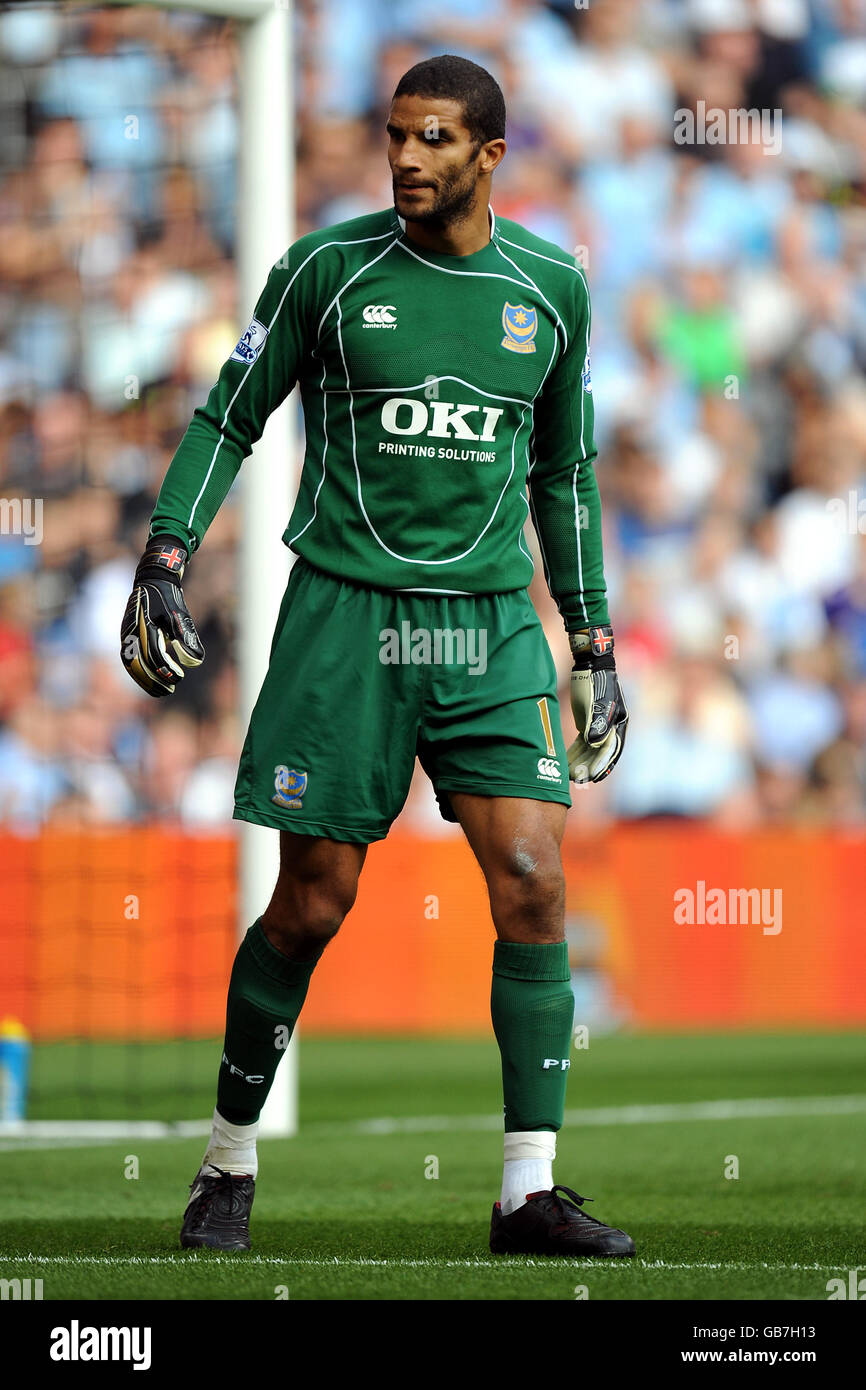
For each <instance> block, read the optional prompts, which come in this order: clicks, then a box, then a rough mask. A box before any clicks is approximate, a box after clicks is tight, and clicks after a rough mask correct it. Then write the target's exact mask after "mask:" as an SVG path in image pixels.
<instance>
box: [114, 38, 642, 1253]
mask: <svg viewBox="0 0 866 1390" xmlns="http://www.w3.org/2000/svg"><path fill="white" fill-rule="evenodd" d="M387 133H388V158H389V162H390V167H391V175H392V182H393V195H394V206H393V207H392V208H389V209H387V210H385V211H382V212H378V213H373V214H371V215H369V216H365V217H359V218H355V219H353V220H352V221H349V222H344V223H341V224H339V225H337V226H334V227H330V228H328V229H326V230H324V231H321V232H315V233H312V234H310V235H308V236H305V237H302V238H301V239H300V240H299V241H298V242H297V243H296V244H295V245H294V246H292V247H291V249H290V250H289V251H288V252H287V254H286V256H284V257H283V258H282V259H281V260H280V261H279V262H278V263H277V264H276V265H275V266H274V267H273V269H272V271H271V273H270V276H269V278H268V281H267V283H266V285H265V287H264V290H263V292H262V294H261V297H260V299H259V301H258V303H257V305H256V308H255V312H254V316H253V318H252V321H251V323H250V325H249V328H248V329H247V330H246V332H245V333H244V334H243V336H242V338H241V339H240V341H239V343H238V345H237V347H236V348H235V350H234V351H233V352H232V354H231V356H230V357H229V359H228V360H227V362H226V363H225V365H224V366H223V368H222V371H221V373H220V376H219V379H218V381H217V382H216V384H215V385H214V387H213V389H212V390H211V392H210V395H209V397H208V400H207V403H206V404H205V405H203V406H202V407H200V408H199V409H197V410H196V411H195V413H194V415H193V419H192V421H191V423H190V425H189V428H188V429H187V431H186V433H185V435H184V437H183V439H182V440H181V443H180V445H179V447H178V450H177V452H176V454H175V456H174V458H173V459H172V461H171V464H170V466H169V469H168V471H167V473H166V476H165V479H164V481H163V484H162V487H161V489H160V492H159V496H158V498H157V502H156V507H155V510H154V513H153V516H152V518H151V523H150V533H149V539H148V542H147V545H146V549H145V552H144V555H143V557H142V559H141V562H140V564H139V566H138V569H137V571H136V575H135V581H134V585H133V591H132V594H131V596H130V599H129V603H128V605H127V608H126V612H125V615H124V618H123V623H122V632H121V656H122V660H123V662H124V664H125V665H126V667H127V669H128V671H129V672H130V675H131V676H132V677H133V678H134V679H135V680H136V681H137V682H138V684H139V685H140V686H142V688H143V689H144V690H146V691H147V692H148V694H150V695H153V696H156V697H163V696H167V695H170V694H171V692H172V691H173V690H174V689H175V687H176V685H177V683H178V681H181V680H184V679H186V677H187V674H188V673H189V672H190V671H191V670H193V669H194V668H195V667H196V666H198V665H199V664H200V663H201V661H202V660H203V658H204V650H203V647H202V643H201V641H200V639H199V637H198V634H197V632H196V629H195V626H194V623H193V619H192V617H191V616H190V614H189V612H188V611H187V607H186V604H185V601H184V595H183V580H184V576H185V571H186V566H187V564H188V563H189V562H190V561H191V557H194V553H195V551H196V550H197V549H198V547H199V546H200V545H201V544H202V541H203V539H204V536H205V533H206V532H207V529H208V526H209V525H210V523H211V521H212V520H213V517H214V515H215V513H216V511H217V509H218V507H219V506H220V505H221V503H222V501H223V499H224V498H225V496H226V493H227V492H228V490H229V488H230V486H231V484H232V482H233V480H234V478H235V476H236V475H237V472H238V469H239V468H240V466H241V464H242V463H243V461H244V459H245V457H246V456H247V455H248V454H249V453H250V451H251V449H252V446H253V444H254V443H255V441H256V440H257V439H258V438H259V437H260V435H261V433H262V430H263V429H264V426H265V422H266V420H267V418H268V416H269V414H270V413H271V412H272V411H273V410H275V409H276V407H277V406H278V405H279V404H280V403H281V402H282V401H283V400H284V399H285V398H286V396H287V395H288V394H289V392H290V391H291V390H292V387H293V386H294V385H295V383H298V385H299V387H300V392H301V398H302V402H303V408H304V418H305V427H306V454H305V458H304V464H303V470H302V474H301V479H300V485H299V490H298V495H297V499H296V502H295V506H294V510H293V512H292V516H291V519H290V521H289V524H288V526H287V527H286V530H285V532H284V535H283V539H284V541H285V543H286V545H287V546H289V547H290V548H291V550H292V551H294V553H295V554H296V555H297V557H298V558H297V560H296V562H295V564H294V567H293V569H292V572H291V576H290V578H289V582H288V587H287V589H286V592H285V596H284V598H283V601H282V605H281V608H280V612H279V617H278V619H277V625H276V630H275V632H274V638H273V644H272V648H271V657H270V665H269V668H268V672H267V675H266V678H265V681H264V684H263V686H262V689H261V693H260V695H259V698H258V700H257V702H256V705H255V709H254V711H253V714H252V718H251V721H250V726H249V730H248V732H247V735H246V740H245V742H244V746H243V751H242V754H241V760H240V767H239V771H238V777H237V784H236V789H235V812H234V814H235V816H236V817H237V818H239V819H242V820H247V821H252V822H254V823H255V824H257V825H263V826H271V827H275V828H276V829H278V830H279V832H280V871H279V876H278V880H277V884H276V887H275V889H274V892H273V896H272V897H271V900H270V902H269V904H268V906H267V908H266V909H265V911H264V912H263V914H262V916H261V917H260V918H259V919H258V920H257V921H256V922H254V923H253V924H252V925H251V926H250V928H249V931H248V933H247V935H246V937H245V939H244V941H243V942H242V944H241V946H240V948H239V950H238V953H237V956H236V959H235V963H234V967H233V970H232V975H231V981H230V985H229V993H228V1005H227V1014H226V1034H225V1045H224V1050H223V1055H222V1061H221V1065H220V1069H219V1077H218V1085H217V1097H216V1109H215V1111H214V1118H213V1130H212V1134H211V1139H210V1142H209V1144H208V1147H207V1151H206V1153H205V1155H204V1158H203V1161H202V1164H201V1168H200V1170H199V1172H198V1174H197V1176H196V1178H195V1180H194V1182H193V1184H192V1188H191V1193H190V1199H189V1203H188V1205H187V1209H186V1213H185V1216H184V1220H183V1226H182V1231H181V1244H182V1245H183V1246H185V1247H196V1246H211V1247H214V1248H216V1249H222V1250H238V1249H248V1248H249V1245H250V1238H249V1218H250V1209H251V1207H252V1202H253V1194H254V1190H255V1180H256V1176H257V1171H258V1170H257V1160H256V1130H257V1123H258V1118H259V1113H260V1110H261V1107H262V1104H263V1102H264V1099H265V1096H266V1095H267V1092H268V1089H269V1087H270V1085H271V1082H272V1080H273V1077H274V1074H275V1072H276V1068H277V1063H278V1061H279V1059H280V1057H281V1055H282V1052H281V1050H280V1049H279V1047H278V1046H277V1043H276V1040H277V1038H282V1039H284V1038H285V1036H286V1031H287V1030H288V1032H289V1033H290V1032H291V1029H292V1028H293V1027H294V1025H295V1022H296V1020H297V1018H298V1016H299V1014H300V1012H301V1008H302V1006H303V1003H304V998H305V996H306V993H307V988H308V985H309V984H310V980H311V977H312V975H313V973H314V970H315V967H316V963H317V961H318V960H319V958H320V956H321V954H322V952H323V951H324V950H325V947H326V946H327V944H328V942H329V941H330V940H331V938H332V937H333V936H334V935H335V933H336V932H337V931H338V929H339V927H340V925H341V923H342V922H343V920H344V918H345V917H346V915H347V913H348V912H349V910H350V908H351V906H352V904H353V902H354V900H355V894H356V891H357V885H358V878H359V875H360V873H361V869H362V867H363V864H364V858H365V855H366V853H367V846H368V845H369V844H370V843H371V842H372V841H374V840H380V839H383V838H384V837H385V836H386V835H387V833H388V830H389V828H390V825H391V823H392V822H393V820H394V818H395V817H396V816H397V814H398V813H399V811H400V809H401V807H402V805H403V803H404V801H405V799H406V795H407V792H408V789H409V783H410V779H411V776H412V771H413V767H414V762H415V758H416V755H417V757H418V758H419V759H420V761H421V764H422V766H423V768H424V770H425V771H426V773H427V774H428V776H429V777H430V779H431V781H432V783H433V786H434V789H435V792H436V796H437V799H438V802H439V806H440V810H441V814H442V815H443V816H444V817H445V819H446V820H452V821H457V822H459V824H460V825H461V826H462V828H463V830H464V832H465V834H466V837H467V839H468V841H469V844H470V846H471V848H472V850H473V852H474V854H475V856H476V858H477V860H478V863H479V864H480V866H481V869H482V871H483V873H484V875H485V879H486V882H487V888H488V893H489V897H490V907H491V913H492V917H493V922H494V926H495V929H496V936H497V940H496V942H495V945H494V950H493V978H492V994H491V1013H492V1021H493V1028H494V1032H495V1036H496V1041H497V1043H498V1046H499V1050H500V1053H501V1058H502V1084H503V1096H504V1111H505V1122H504V1123H505V1137H504V1154H503V1179H502V1189H501V1194H500V1200H499V1201H498V1202H496V1203H494V1206H493V1213H492V1218H491V1228H490V1248H491V1250H492V1251H494V1252H496V1253H503V1254H505V1253H512V1252H514V1253H527V1254H533V1253H538V1254H551V1255H565V1256H575V1255H577V1256H584V1255H591V1256H602V1257H604V1256H622V1255H633V1254H634V1245H633V1243H632V1241H631V1238H630V1237H629V1236H628V1235H626V1234H625V1233H624V1232H623V1231H621V1230H618V1229H616V1228H615V1227H610V1226H607V1225H605V1224H604V1223H603V1222H602V1221H601V1220H599V1219H598V1218H595V1217H591V1216H590V1215H589V1214H588V1213H587V1212H586V1211H585V1209H584V1203H585V1201H586V1200H587V1199H586V1198H584V1197H582V1196H580V1195H579V1194H578V1193H577V1192H575V1191H574V1190H573V1189H572V1188H568V1187H563V1186H560V1185H557V1184H555V1183H554V1180H553V1171H552V1165H553V1160H554V1157H555V1146H556V1135H557V1131H558V1130H559V1129H560V1127H561V1125H562V1119H563V1112H564V1105H565V1088H566V1080H567V1076H568V1068H569V1064H570V1062H569V1054H570V1046H571V1035H572V1024H573V996H572V992H571V985H570V976H569V966H568V953H567V947H566V943H565V928H564V902H565V893H564V881H563V872H562V864H561V855H560V844H561V841H562V835H563V831H564V828H565V818H566V811H567V808H568V806H569V805H570V804H571V798H570V794H569V775H570V776H571V778H573V779H575V780H578V781H593V782H595V781H599V780H601V779H602V778H604V777H606V776H607V775H608V774H609V773H610V772H611V771H612V770H613V768H614V766H615V765H616V762H617V759H618V758H619V756H620V754H621V752H622V748H623V741H624V738H625V730H626V723H627V719H628V715H627V712H626V708H625V704H624V702H623V698H622V695H621V692H620V688H619V682H618V680H617V675H616V667H615V650H614V637H613V632H612V630H611V626H610V621H609V614H608V610H607V603H606V597H605V582H604V570H603V562H602V547H601V517H600V505H599V495H598V488H597V484H596V480H595V474H594V469H593V464H594V460H595V456H596V451H595V445H594V443H593V406H592V383H591V379H590V366H589V336H590V306H589V295H588V291H587V286H586V280H585V277H584V274H583V272H582V270H580V269H579V268H578V267H577V266H576V265H575V263H574V260H573V258H572V257H571V256H569V255H567V254H566V253H565V252H563V251H562V250H561V249H560V248H559V247H557V246H554V245H552V244H551V243H549V242H546V241H542V240H541V239H540V238H539V237H536V236H534V235H533V234H532V233H530V232H528V231H527V230H526V229H525V228H523V227H521V226H519V225H518V224H516V223H514V222H510V221H506V220H505V219H501V218H499V219H498V218H496V217H495V216H494V213H493V209H492V208H491V206H490V192H491V179H492V175H493V172H494V170H495V169H496V167H497V165H498V164H499V163H500V161H501V160H502V158H503V156H504V154H505V149H506V146H505V139H504V136H505V106H504V102H503V98H502V93H501V91H500V89H499V87H498V85H497V84H496V82H495V81H494V79H493V78H492V77H491V76H490V74H489V73H487V72H486V71H485V70H484V69H483V68H480V67H478V66H477V65H476V64H474V63H471V62H469V61H467V60H466V59H463V58H458V57H454V56H451V55H444V56H441V57H437V58H431V59H427V60H425V61H424V62H421V63H418V64H417V65H416V66H415V67H413V68H412V69H410V71H409V72H407V73H406V74H405V75H404V77H403V78H402V79H401V81H400V82H399V84H398V86H397V90H396V92H395V94H394V98H393V101H392V105H391V110H390V113H389V119H388V124H387ZM530 511H531V514H532V519H533V522H534V525H535V529H536V532H537V534H538V539H539V543H540V547H541V553H542V557H543V561H544V567H545V575H546V578H547V582H548V585H549V587H550V590H551V593H552V594H553V596H554V598H555V600H556V602H557V605H558V607H559V610H560V613H561V614H562V617H563V620H564V622H565V626H566V628H567V630H568V633H569V635H570V641H571V646H572V651H573V654H574V671H573V673H572V685H571V690H572V708H573V712H574V718H575V723H576V726H577V738H576V739H575V741H574V742H573V744H572V745H571V747H570V748H569V749H568V751H567V752H566V748H565V745H564V742H563V736H562V728H561V724H560V719H559V711H558V705H557V699H556V676H555V670H554V664H553V660H552V657H551V654H550V650H549V648H548V646H547V643H546V641H545V638H544V635H543V631H542V628H541V624H540V622H539V619H538V617H537V615H536V613H535V610H534V608H533V606H532V604H531V602H530V600H529V596H528V593H527V586H528V585H529V582H530V579H531V578H532V573H533V566H532V561H531V559H530V556H529V554H528V552H527V550H526V549H525V547H524V544H523V528H524V523H525V521H526V517H527V515H528V513H529V512H530ZM261 520H262V525H265V524H267V522H268V521H269V518H267V517H262V519H261ZM192 563H194V559H193V560H192Z"/></svg>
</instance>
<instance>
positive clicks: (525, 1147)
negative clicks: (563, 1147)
mask: <svg viewBox="0 0 866 1390" xmlns="http://www.w3.org/2000/svg"><path fill="white" fill-rule="evenodd" d="M555 1158H556V1131H555V1130H552V1129H526V1130H523V1129H518V1130H512V1131H511V1133H509V1134H506V1136H505V1159H506V1162H507V1161H508V1160H509V1159H530V1160H533V1159H534V1160H536V1161H538V1160H545V1159H546V1160H548V1161H549V1162H551V1163H552V1162H553V1160H554V1159H555Z"/></svg>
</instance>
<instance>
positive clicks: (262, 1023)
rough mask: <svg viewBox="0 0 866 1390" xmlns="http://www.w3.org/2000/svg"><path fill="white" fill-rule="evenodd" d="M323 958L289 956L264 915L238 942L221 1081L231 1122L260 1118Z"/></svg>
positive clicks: (223, 1108) (221, 1105)
mask: <svg viewBox="0 0 866 1390" xmlns="http://www.w3.org/2000/svg"><path fill="white" fill-rule="evenodd" d="M319 955H321V951H320V952H319ZM318 958H319V957H318V956H316V958H315V960H305V961H293V960H287V959H286V957H285V956H284V955H283V954H282V953H281V952H280V951H278V950H277V949H276V947H275V946H272V945H271V943H270V941H268V938H267V937H266V936H265V934H264V932H263V930H262V924H261V919H259V920H258V921H256V922H254V923H253V925H252V926H251V927H250V929H249V931H248V932H247V934H246V936H245V937H244V939H243V941H242V942H241V944H240V946H239V947H238V953H237V955H236V956H235V963H234V966H233V968H232V977H231V981H230V983H229V997H228V1004H227V1006H226V1037H225V1046H224V1048H223V1057H222V1065H221V1066H220V1074H219V1083H218V1086H217V1110H218V1111H219V1113H220V1114H221V1115H222V1117H223V1119H225V1120H228V1122H229V1124H233V1125H251V1124H253V1123H254V1121H255V1120H257V1119H258V1118H259V1112H260V1110H261V1108H262V1106H263V1105H264V1103H265V1097H266V1096H267V1094H268V1091H269V1090H270V1089H271V1084H272V1082H273V1079H274V1074H275V1072H276V1070H277V1064H278V1063H279V1060H280V1058H281V1057H282V1055H283V1053H284V1052H285V1050H286V1046H287V1045H288V1040H289V1038H290V1037H291V1036H292V1032H293V1031H294V1027H295V1024H296V1022H297V1020H298V1015H299V1014H300V1012H301V1009H302V1007H303V1004H304V1000H305V998H306V997H307V986H308V985H309V983H310V976H311V975H312V973H313V971H314V969H315V967H316V961H317V960H318Z"/></svg>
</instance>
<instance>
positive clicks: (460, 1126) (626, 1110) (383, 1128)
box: [302, 1094, 866, 1138]
mask: <svg viewBox="0 0 866 1390" xmlns="http://www.w3.org/2000/svg"><path fill="white" fill-rule="evenodd" d="M863 1114H866V1095H859V1094H858V1095H842V1096H770V1097H755V1098H750V1099H740V1100H699V1101H685V1102H679V1103H675V1104H669V1105H665V1104H662V1105H611V1106H605V1107H602V1108H598V1109H595V1110H566V1112H565V1116H564V1120H563V1124H564V1126H567V1127H572V1126H573V1127H574V1128H575V1129H582V1128H584V1127H589V1126H600V1125H658V1124H679V1123H682V1122H683V1121H695V1120H769V1119H776V1118H777V1117H779V1118H784V1117H786V1116H809V1115H863ZM501 1129H502V1117H501V1115H407V1116H384V1117H382V1118H381V1119H372V1120H353V1121H345V1122H339V1123H334V1124H327V1125H326V1124H318V1125H308V1126H305V1127H304V1129H303V1131H302V1134H304V1133H305V1134H310V1135H312V1136H315V1137H317V1138H321V1137H324V1136H330V1135H333V1136H334V1137H338V1136H339V1135H347V1134H364V1135H379V1134H432V1133H434V1132H436V1131H439V1130H443V1131H446V1130H447V1131H454V1132H456V1131H463V1132H464V1133H465V1132H466V1131H467V1130H469V1131H472V1130H501Z"/></svg>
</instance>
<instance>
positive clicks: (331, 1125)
mask: <svg viewBox="0 0 866 1390" xmlns="http://www.w3.org/2000/svg"><path fill="white" fill-rule="evenodd" d="M864 1114H866V1095H862V1094H856V1095H841V1096H769V1097H754V1098H747V1099H742V1098H741V1099H739V1100H698V1101H684V1102H677V1103H673V1104H659V1105H610V1106H604V1107H600V1108H597V1109H594V1110H590V1109H587V1110H566V1112H565V1116H564V1119H563V1125H564V1127H565V1128H568V1129H589V1128H596V1127H605V1126H620V1125H663V1124H682V1123H684V1122H685V1123H692V1122H695V1121H707V1120H709V1121H717V1120H773V1119H784V1118H786V1117H787V1118H790V1117H800V1118H809V1117H810V1116H811V1117H815V1116H822V1115H864ZM70 1128H72V1126H70ZM501 1130H502V1116H501V1115H496V1114H487V1115H403V1116H394V1115H385V1116H381V1117H378V1118H375V1119H369V1120H338V1121H333V1122H331V1121H328V1122H323V1123H318V1124H317V1123H313V1124H309V1125H303V1126H302V1127H301V1132H300V1134H299V1135H297V1136H296V1138H297V1139H299V1140H300V1141H301V1142H303V1141H304V1140H305V1139H339V1138H348V1137H350V1136H353V1135H357V1136H361V1137H366V1136H381V1135H390V1134H437V1133H450V1134H467V1133H488V1132H489V1133H495V1132H500V1133H501ZM209 1132H210V1125H209V1123H207V1122H202V1121H200V1120H193V1121H190V1122H188V1123H186V1124H184V1125H164V1124H160V1123H159V1122H158V1121H139V1122H135V1121H130V1122H128V1123H127V1122H124V1121H107V1122H104V1123H103V1124H101V1125H95V1126H94V1129H93V1132H92V1133H91V1132H88V1133H87V1134H84V1133H82V1132H81V1131H79V1132H78V1133H73V1134H70V1133H69V1132H68V1130H67V1128H66V1124H65V1122H56V1121H34V1122H33V1123H32V1124H31V1123H30V1122H27V1121H24V1122H18V1123H17V1124H15V1125H14V1126H13V1125H6V1126H2V1125H0V1153H17V1152H19V1151H22V1150H34V1149H55V1148H92V1147H95V1146H97V1145H100V1144H108V1143H113V1142H117V1141H118V1140H121V1139H130V1140H132V1139H136V1140H138V1141H139V1142H142V1143H146V1142H148V1141H152V1140H156V1139H160V1140H162V1139H181V1138H189V1137H191V1136H193V1135H202V1134H208V1133H209ZM262 1142H268V1141H266V1140H265V1141H262Z"/></svg>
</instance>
